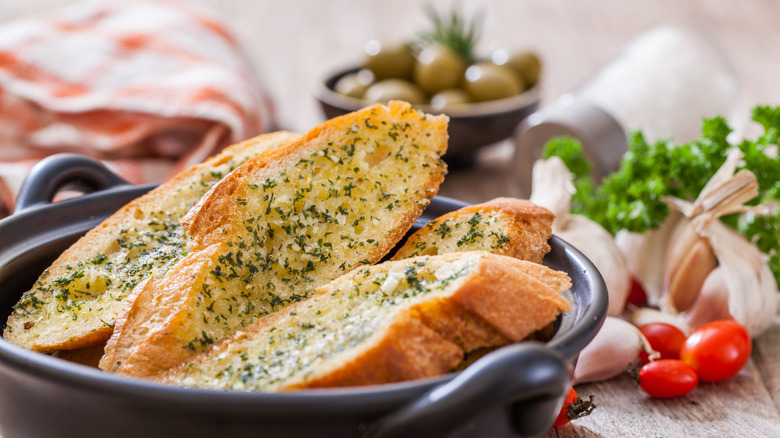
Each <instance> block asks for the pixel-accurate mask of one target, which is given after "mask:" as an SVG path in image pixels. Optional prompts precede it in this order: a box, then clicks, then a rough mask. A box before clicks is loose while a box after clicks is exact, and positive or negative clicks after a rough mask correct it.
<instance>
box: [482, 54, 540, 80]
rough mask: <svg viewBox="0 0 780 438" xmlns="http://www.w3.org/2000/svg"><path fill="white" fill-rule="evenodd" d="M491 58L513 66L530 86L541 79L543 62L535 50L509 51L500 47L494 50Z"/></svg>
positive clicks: (498, 62) (499, 63)
mask: <svg viewBox="0 0 780 438" xmlns="http://www.w3.org/2000/svg"><path fill="white" fill-rule="evenodd" d="M491 59H492V60H493V63H494V64H498V65H506V66H508V67H510V68H512V70H514V71H516V72H517V74H519V75H520V77H521V78H522V79H523V82H524V83H525V84H526V85H527V86H529V87H531V86H533V85H534V84H536V83H537V82H538V81H539V74H540V73H541V71H542V62H541V61H540V60H539V57H538V56H537V55H536V53H534V52H531V51H529V50H524V51H515V52H509V51H507V50H506V49H499V50H496V51H495V52H493V55H492V57H491Z"/></svg>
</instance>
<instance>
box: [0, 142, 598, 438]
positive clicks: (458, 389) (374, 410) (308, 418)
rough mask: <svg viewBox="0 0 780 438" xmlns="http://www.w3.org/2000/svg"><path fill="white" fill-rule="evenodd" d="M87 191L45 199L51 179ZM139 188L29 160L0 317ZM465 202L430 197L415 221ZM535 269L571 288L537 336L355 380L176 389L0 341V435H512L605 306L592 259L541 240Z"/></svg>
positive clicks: (62, 158) (548, 411) (556, 391)
mask: <svg viewBox="0 0 780 438" xmlns="http://www.w3.org/2000/svg"><path fill="white" fill-rule="evenodd" d="M73 183H75V185H77V186H79V187H81V188H82V189H85V190H87V191H92V192H91V193H88V194H85V195H83V196H80V197H77V198H73V199H68V200H65V201H60V202H55V203H52V202H51V200H52V198H53V197H54V195H55V194H56V193H57V192H58V190H59V189H60V188H61V187H65V186H69V185H71V184H73ZM151 188H152V186H133V185H130V184H127V183H126V182H124V181H123V180H122V179H120V178H118V177H116V176H115V175H113V174H111V173H110V172H109V171H108V170H106V168H105V167H103V166H101V165H100V164H98V163H97V162H95V161H93V160H91V159H88V158H86V157H81V156H77V155H70V154H64V155H59V156H53V157H50V158H47V159H45V160H43V161H42V162H41V163H40V164H39V165H38V166H36V167H35V168H34V169H33V170H32V172H31V174H30V176H28V178H27V180H26V181H25V183H24V189H23V190H22V192H21V193H20V199H19V201H18V204H17V208H16V210H15V211H14V214H13V215H11V216H10V217H8V218H5V219H3V220H1V221H0V318H3V321H5V320H6V318H7V317H8V315H9V314H10V313H11V311H12V307H13V305H14V304H15V303H16V302H17V301H18V300H19V297H20V296H21V294H22V293H23V292H24V291H25V290H27V289H29V288H30V287H31V285H32V284H33V282H34V281H35V279H36V278H37V276H38V275H39V274H40V273H41V272H42V271H43V270H44V269H45V268H46V267H47V266H48V265H49V264H50V263H51V262H52V261H53V260H54V258H56V257H57V255H58V254H59V253H61V252H62V251H63V250H64V249H65V248H66V247H67V246H69V245H70V244H71V243H72V242H74V241H75V240H76V239H77V238H78V237H79V236H81V235H82V234H83V233H85V232H86V231H87V230H89V229H90V228H92V227H94V226H95V225H97V224H98V223H99V222H100V221H101V220H102V219H104V218H105V217H107V216H108V215H110V214H111V213H113V212H114V211H116V210H117V209H119V208H120V207H121V206H122V205H124V204H126V203H127V202H129V201H130V200H132V199H134V198H136V197H138V196H140V195H142V194H144V193H146V192H147V191H148V190H150V189H151ZM464 205H465V204H464V203H462V202H460V201H455V200H452V199H447V198H435V199H434V201H433V203H432V204H431V205H430V206H429V207H428V208H427V209H426V211H425V212H424V214H423V216H422V217H421V219H420V221H418V223H417V224H416V227H419V226H420V225H421V224H422V223H424V222H426V221H429V220H431V219H432V218H435V217H438V216H439V215H441V214H443V213H446V212H448V211H451V210H454V209H457V208H460V207H462V206H464ZM550 244H551V246H552V250H551V251H550V253H549V254H548V255H547V257H546V258H545V261H544V263H545V264H547V265H548V266H550V267H552V268H555V269H559V270H563V271H566V272H567V273H568V274H569V275H570V277H571V278H572V283H573V287H572V288H571V290H570V291H568V292H566V294H565V296H566V297H567V299H568V300H569V301H570V302H571V303H572V309H571V310H570V311H568V312H565V313H564V314H562V315H561V316H560V317H559V319H558V321H557V324H556V333H555V335H554V336H553V338H552V339H551V340H550V341H549V342H547V343H546V344H542V343H538V342H521V343H517V344H513V345H509V346H506V347H503V348H500V349H498V350H496V351H493V352H492V353H489V354H487V355H485V356H484V357H482V358H481V359H479V360H478V361H476V362H475V363H474V364H472V365H471V366H470V367H468V368H467V369H465V370H464V371H461V372H458V373H450V374H447V375H445V376H440V377H436V378H431V379H422V380H416V381H410V382H403V383H396V384H387V385H376V386H368V387H356V388H335V389H323V390H307V391H299V392H291V393H280V394H274V393H271V394H265V393H261V394H257V393H239V392H220V391H210V390H198V389H185V388H179V387H173V386H166V385H162V384H157V383H154V382H148V381H144V380H139V379H132V378H127V377H121V376H116V375H113V374H109V373H105V372H102V371H100V370H98V369H95V368H91V367H87V366H84V365H79V364H75V363H71V362H67V361H65V360H62V359H58V358H56V357H51V356H48V355H45V354H40V353H35V352H33V351H29V350H26V349H23V348H21V347H18V346H16V345H14V344H11V343H9V342H7V341H5V340H3V339H0V435H2V436H3V438H17V437H23V438H39V437H40V438H44V437H46V438H48V437H56V436H64V437H71V436H74V437H76V436H77V437H80V438H89V437H95V438H105V437H107V436H108V437H114V438H115V437H141V436H143V437H150V438H156V437H160V438H169V437H177V436H187V437H189V438H200V437H204V438H206V437H214V436H220V437H241V438H245V437H253V436H263V437H324V436H327V437H371V438H378V437H396V436H399V437H400V436H403V437H428V436H436V437H448V438H461V437H474V436H490V437H513V436H543V435H545V434H546V433H547V431H548V430H549V428H550V426H551V425H552V422H553V421H554V419H555V417H556V415H557V413H558V410H559V409H560V406H561V404H562V403H563V398H564V396H565V395H566V392H567V390H568V388H569V386H570V385H571V371H572V367H573V366H574V364H575V362H576V360H577V356H578V355H579V352H580V350H582V348H584V347H585V345H586V344H587V343H588V342H590V340H591V339H592V338H593V336H595V334H596V332H597V331H598V329H599V327H600V326H601V323H602V322H603V320H604V318H605V316H606V309H607V293H606V287H605V286H604V281H603V279H602V278H601V276H600V275H599V273H598V271H597V270H596V268H595V267H594V266H593V265H592V264H591V262H590V261H588V260H587V259H586V258H585V257H584V256H583V255H582V254H581V253H580V252H579V251H577V250H576V249H575V248H573V247H572V246H570V245H569V244H567V243H566V242H564V241H562V240H560V239H558V238H556V237H553V238H552V240H551V241H550Z"/></svg>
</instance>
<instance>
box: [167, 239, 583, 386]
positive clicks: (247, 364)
mask: <svg viewBox="0 0 780 438" xmlns="http://www.w3.org/2000/svg"><path fill="white" fill-rule="evenodd" d="M570 285H571V284H570V280H569V278H568V276H567V275H566V274H565V273H562V272H558V271H554V270H552V269H550V268H547V267H544V266H542V265H538V264H535V263H531V262H526V261H522V260H518V259H515V258H511V257H506V256H500V255H495V254H490V253H488V252H484V251H470V252H458V253H450V254H444V255H438V256H430V257H428V256H423V257H415V258H411V259H405V260H399V261H391V262H385V263H381V264H378V265H373V266H367V267H363V268H359V269H356V270H354V271H352V272H350V273H348V274H345V275H343V276H341V277H339V278H337V279H336V280H334V281H332V282H330V283H328V284H326V285H324V286H322V287H321V288H319V289H318V290H317V293H316V294H315V295H314V296H312V297H311V298H309V299H307V300H304V301H300V302H297V303H294V304H292V305H290V306H287V307H286V308H285V309H282V310H280V311H278V312H276V313H274V314H271V315H268V316H265V317H262V318H260V319H258V320H257V321H256V322H255V323H254V324H253V325H251V326H250V327H248V328H246V329H244V330H241V331H238V332H236V333H234V334H233V335H231V336H229V337H227V338H224V339H223V340H221V341H219V342H217V343H215V344H214V345H212V347H210V348H209V349H208V350H206V351H205V352H204V353H201V354H199V355H197V356H195V357H194V358H193V359H192V360H191V361H189V362H186V363H184V364H181V365H179V366H178V367H176V368H174V369H172V370H170V371H169V372H167V373H165V374H163V375H161V376H160V377H158V380H161V381H162V382H165V383H170V384H176V385H182V386H190V387H199V388H210V389H219V390H237V391H258V392H272V391H285V390H294V389H302V388H320V387H334V386H355V385H368V384H380V383H391V382H397V381H402V380H409V379H415V378H422V377H430V376H434V375H439V374H442V373H446V372H448V371H450V370H452V369H454V368H455V367H456V366H458V364H459V363H460V362H461V361H462V360H463V357H464V354H465V353H468V352H470V351H474V350H476V349H479V348H483V347H496V346H499V345H503V344H507V343H510V342H516V341H519V340H521V339H523V338H524V337H526V336H527V335H528V334H530V333H532V332H533V331H535V330H537V329H539V328H542V327H545V326H546V325H548V324H549V323H550V322H551V321H553V320H554V319H555V318H556V317H557V315H558V314H559V313H560V312H563V311H566V310H568V309H569V307H570V304H569V302H568V301H567V300H566V299H565V298H564V297H563V296H562V295H561V292H563V291H565V290H567V289H568V288H569V287H570Z"/></svg>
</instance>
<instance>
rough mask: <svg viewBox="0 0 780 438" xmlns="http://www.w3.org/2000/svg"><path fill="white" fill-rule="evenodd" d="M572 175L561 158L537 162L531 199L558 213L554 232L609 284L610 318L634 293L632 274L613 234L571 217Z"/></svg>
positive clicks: (582, 218)
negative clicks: (583, 256)
mask: <svg viewBox="0 0 780 438" xmlns="http://www.w3.org/2000/svg"><path fill="white" fill-rule="evenodd" d="M572 179H573V175H572V174H571V172H569V169H568V168H567V167H566V164H564V163H563V161H562V160H561V159H560V158H558V157H552V158H550V159H547V160H538V161H537V162H536V163H535V164H534V168H533V186H532V193H531V197H530V198H529V200H530V201H531V202H533V203H534V204H536V205H539V206H541V207H545V208H547V209H548V210H550V211H552V212H553V213H554V214H555V221H554V222H553V225H552V232H553V234H555V235H556V236H558V237H560V238H561V239H563V240H565V241H567V242H569V243H570V244H572V245H573V246H574V247H575V248H577V249H578V250H580V251H581V252H582V253H583V254H584V255H585V257H587V258H588V259H589V260H590V261H591V262H593V264H594V265H595V266H596V269H598V270H599V273H601V276H602V277H603V278H604V283H606V285H607V293H608V294H609V308H608V310H607V315H609V316H618V315H620V314H621V313H622V312H623V309H624V308H625V305H626V300H627V299H628V294H629V292H630V291H631V274H630V272H629V269H628V265H627V264H626V260H625V259H624V258H623V254H622V253H621V252H620V250H619V249H618V247H617V245H616V244H615V241H614V239H613V238H612V235H611V234H609V232H607V231H606V230H605V229H604V228H603V227H602V226H601V225H599V224H597V223H596V222H593V221H592V220H590V219H588V218H586V217H585V216H581V215H576V214H571V196H572V194H573V193H574V191H575V189H574V184H573V183H572Z"/></svg>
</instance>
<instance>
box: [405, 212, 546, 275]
mask: <svg viewBox="0 0 780 438" xmlns="http://www.w3.org/2000/svg"><path fill="white" fill-rule="evenodd" d="M554 219H555V215H554V214H553V213H552V212H551V211H550V210H547V209H546V208H544V207H540V206H538V205H536V204H533V203H532V202H530V201H527V200H524V199H515V198H496V199H493V200H491V201H488V202H485V203H482V204H476V205H470V206H468V207H464V208H461V209H459V210H455V211H452V212H450V213H447V214H445V215H443V216H441V217H438V218H436V219H434V220H432V221H431V222H429V223H428V224H426V225H425V226H424V227H422V228H420V229H419V230H417V232H415V233H414V234H412V235H411V236H409V239H407V241H406V243H405V244H404V245H403V246H402V247H401V248H400V249H399V250H398V251H397V252H396V253H395V254H394V255H393V260H400V259H404V258H408V257H414V256H419V255H436V254H444V253H449V252H456V251H475V250H484V251H489V252H492V253H494V254H501V255H506V256H510V257H515V258H519V259H521V260H528V261H532V262H536V263H541V262H542V259H543V258H544V255H545V254H547V252H549V251H550V245H549V243H548V242H547V241H548V240H549V239H550V236H551V235H552V231H551V229H552V228H551V227H552V223H553V220H554Z"/></svg>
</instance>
